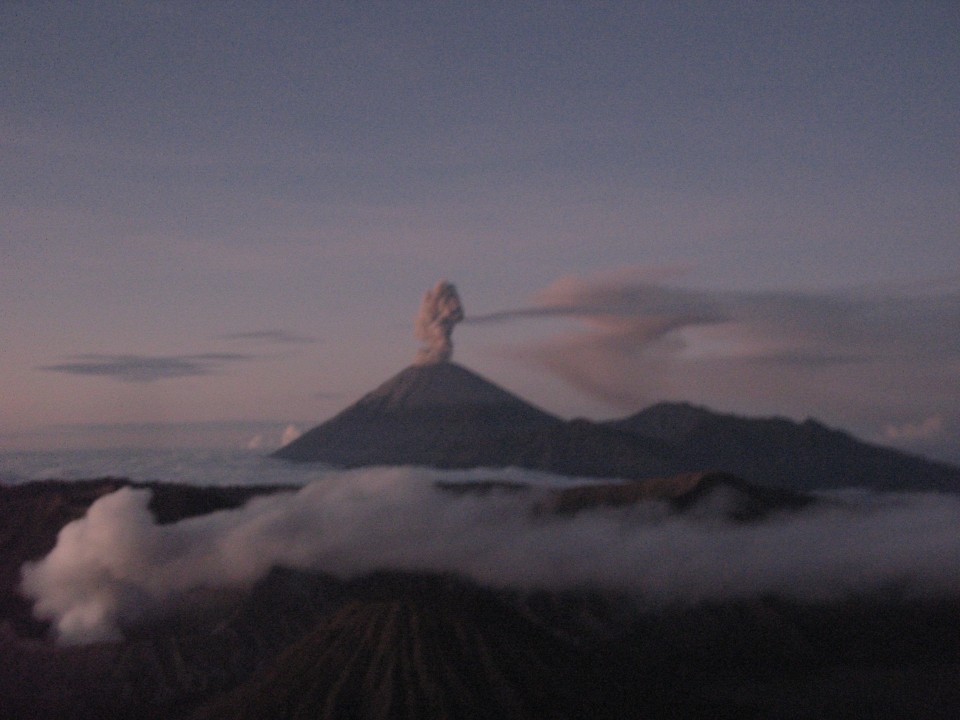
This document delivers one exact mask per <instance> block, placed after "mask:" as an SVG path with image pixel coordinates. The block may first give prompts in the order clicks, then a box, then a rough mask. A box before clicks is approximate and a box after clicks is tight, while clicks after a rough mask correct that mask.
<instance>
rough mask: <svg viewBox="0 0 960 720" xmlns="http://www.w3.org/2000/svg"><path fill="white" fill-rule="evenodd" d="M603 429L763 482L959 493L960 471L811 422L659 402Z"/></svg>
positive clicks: (804, 487)
mask: <svg viewBox="0 0 960 720" xmlns="http://www.w3.org/2000/svg"><path fill="white" fill-rule="evenodd" d="M604 425H605V427H608V428H611V429H615V430H619V431H624V432H629V433H633V434H634V435H636V436H638V437H643V438H647V439H651V440H658V441H660V442H663V443H666V444H667V445H669V446H671V447H672V448H674V450H675V451H676V452H682V453H683V454H685V455H686V456H687V457H688V458H689V459H690V460H691V461H692V462H693V463H694V464H697V465H699V466H700V467H703V468H710V469H711V470H716V471H722V472H728V473H732V474H734V475H738V476H740V477H742V478H744V479H746V480H750V481H752V482H759V483H763V484H765V485H776V486H781V487H789V488H793V489H798V490H810V489H817V488H838V487H854V486H856V487H869V488H873V489H876V490H908V489H909V490H938V491H943V492H960V468H957V467H953V466H950V465H947V464H945V463H938V462H933V461H930V460H926V459H924V458H921V457H918V456H915V455H911V454H909V453H905V452H900V451H897V450H893V449H891V448H886V447H881V446H878V445H872V444H870V443H866V442H863V441H861V440H858V439H856V438H854V437H853V436H851V435H849V434H848V433H845V432H843V431H840V430H834V429H831V428H828V427H826V426H825V425H822V424H821V423H819V422H817V421H815V420H811V419H808V420H805V421H803V422H801V423H797V422H793V421H791V420H787V419H784V418H758V419H752V418H744V417H739V416H737V415H727V414H721V413H716V412H713V411H711V410H708V409H707V408H703V407H696V406H693V405H689V404H686V403H660V404H658V405H654V406H652V407H650V408H647V409H646V410H643V411H641V412H639V413H637V414H636V415H632V416H630V417H628V418H624V419H622V420H615V421H610V422H607V423H604Z"/></svg>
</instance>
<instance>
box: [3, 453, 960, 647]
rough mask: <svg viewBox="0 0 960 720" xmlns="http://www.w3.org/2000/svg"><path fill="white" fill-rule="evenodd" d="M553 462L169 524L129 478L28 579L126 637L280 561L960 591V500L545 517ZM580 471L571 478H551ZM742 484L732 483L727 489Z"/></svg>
mask: <svg viewBox="0 0 960 720" xmlns="http://www.w3.org/2000/svg"><path fill="white" fill-rule="evenodd" d="M471 479H473V480H477V479H486V480H501V481H506V482H516V481H517V480H518V479H529V480H530V481H531V482H533V483H541V485H540V486H539V487H537V486H534V487H533V488H532V489H530V490H528V491H526V492H494V493H489V494H486V495H478V494H469V493H467V494H459V493H452V492H447V491H443V490H440V489H438V488H437V487H436V483H437V482H438V481H446V482H462V481H464V480H471ZM543 481H544V478H543V475H542V474H538V473H526V472H525V471H519V470H515V469H514V470H506V471H461V472H452V471H447V472H444V471H431V470H425V469H422V468H375V469H365V470H356V471H347V472H331V473H330V474H329V475H327V476H325V477H323V478H322V479H320V480H317V481H316V482H314V483H312V484H310V485H307V486H305V487H304V488H302V489H301V490H299V491H298V492H295V493H294V492H291V493H284V494H276V495H271V496H265V497H261V498H257V499H254V500H252V501H251V502H249V503H248V504H247V505H245V506H244V507H242V508H239V509H236V510H229V511H220V512H216V513H211V514H209V515H205V516H201V517H195V518H190V519H186V520H183V521H181V522H178V523H175V524H170V525H157V524H156V523H155V522H154V519H153V518H152V516H151V515H150V513H149V511H148V509H147V504H148V502H149V500H150V493H149V491H148V490H138V489H129V488H125V489H122V490H119V491H117V492H115V493H113V494H111V495H107V496H105V497H103V498H101V499H100V500H98V501H97V502H96V503H94V504H93V505H92V506H91V507H90V509H89V511H88V512H87V514H86V516H85V517H83V518H81V519H79V520H77V521H75V522H72V523H70V524H69V525H67V526H65V527H64V528H63V530H62V531H61V533H60V535H59V537H58V539H57V545H56V546H55V547H54V549H53V550H52V551H51V552H50V554H49V555H48V556H47V557H46V558H44V559H42V560H40V561H39V562H36V563H28V564H26V565H24V568H23V572H22V575H23V582H22V591H23V592H24V593H25V594H26V595H27V596H28V597H30V598H32V599H33V600H34V601H35V604H34V613H35V615H36V616H37V617H38V618H43V619H49V620H51V621H52V622H53V626H54V629H55V632H56V634H57V636H58V638H59V640H60V641H61V642H64V643H84V642H94V641H103V640H113V639H117V638H119V637H120V636H121V635H122V632H123V629H124V628H125V627H128V626H130V625H132V624H134V623H136V622H138V621H140V620H142V619H144V617H147V616H149V615H150V614H151V613H154V612H156V611H158V610H162V608H163V607H164V606H165V605H166V604H167V603H171V602H173V601H176V600H177V599H180V598H182V597H184V596H186V594H188V593H190V592H191V591H193V590H196V589H198V588H215V587H241V588H242V587H247V586H250V585H251V584H253V583H254V582H256V581H257V580H258V579H259V578H261V577H263V576H264V575H265V574H266V573H267V571H268V570H269V569H270V568H271V567H272V566H274V565H284V566H288V567H292V568H299V569H306V570H316V571H321V572H326V573H332V574H335V575H337V576H340V577H354V576H360V575H363V574H366V573H368V572H371V571H375V570H379V569H398V570H410V571H425V572H456V573H461V574H463V575H464V576H466V577H469V578H472V579H473V580H475V581H477V582H480V583H484V584H488V585H493V586H500V587H516V588H548V589H549V588H554V589H557V588H566V587H578V586H584V585H587V586H593V587H598V588H601V589H604V588H606V589H614V590H628V591H631V592H633V593H635V594H636V595H637V597H638V598H639V599H640V600H641V601H645V602H649V603H651V604H657V603H668V602H678V601H687V602H697V601H700V600H705V599H725V598H742V597H752V596H757V595H761V594H768V593H773V594H779V595H783V596H790V597H797V598H801V599H814V600H822V599H830V598H837V597H841V596H843V595H845V594H847V593H864V592H869V591H871V590H876V589H878V588H885V587H890V586H895V587H900V588H903V589H905V590H909V591H911V592H915V593H918V594H923V593H930V592H941V591H945V592H953V593H956V592H960V576H958V574H957V572H956V568H957V567H960V532H958V531H957V528H958V527H960V498H958V497H954V496H939V495H920V494H902V495H867V494H861V495H849V496H846V497H845V498H844V499H843V501H842V502H841V501H836V500H834V501H831V502H825V503H822V504H819V505H814V506H810V507H809V508H807V509H804V510H800V511H794V512H789V513H783V514H777V515H772V516H770V517H769V518H767V519H766V520H763V521H761V522H755V523H749V524H737V523H734V522H732V521H728V520H727V519H725V515H724V513H723V512H722V507H720V506H722V505H723V502H722V501H724V500H729V498H724V497H723V496H722V495H723V494H722V493H721V494H720V495H718V496H716V497H714V500H718V501H721V502H718V503H704V504H703V505H702V506H700V508H699V511H697V512H693V513H687V514H684V515H676V514H672V513H670V512H669V511H668V508H667V507H666V505H664V504H662V503H659V502H647V503H642V504H640V505H636V506H633V507H628V508H619V509H611V508H605V509H597V510H591V511H585V512H581V513H579V514H577V515H574V516H556V515H550V514H542V513H541V514H539V515H538V514H536V513H535V512H533V509H534V508H535V507H536V506H537V505H538V503H540V502H542V501H543V499H544V495H543V494H544V493H546V492H548V490H547V489H546V488H544V487H543V486H542V483H543ZM564 481H565V483H566V484H569V483H570V482H572V480H571V479H562V478H559V479H556V478H555V479H554V482H564ZM730 492H734V491H732V490H731V491H730Z"/></svg>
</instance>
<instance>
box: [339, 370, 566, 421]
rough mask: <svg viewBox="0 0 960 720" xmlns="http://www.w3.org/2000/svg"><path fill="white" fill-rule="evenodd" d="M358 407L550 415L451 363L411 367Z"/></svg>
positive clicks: (378, 388) (369, 395)
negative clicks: (471, 408)
mask: <svg viewBox="0 0 960 720" xmlns="http://www.w3.org/2000/svg"><path fill="white" fill-rule="evenodd" d="M356 404H357V405H358V406H364V407H367V408H369V409H376V410H378V411H380V412H387V413H395V412H401V411H405V410H419V409H424V408H438V407H450V406H457V405H460V406H463V405H473V406H488V407H512V408H516V409H521V408H524V409H528V410H529V411H531V412H534V413H540V414H543V415H545V416H546V415H547V413H546V412H545V411H543V410H540V409H538V408H535V407H534V406H533V405H530V404H529V403H527V402H526V401H524V400H521V399H520V398H519V397H517V396H516V395H514V394H513V393H511V392H509V391H508V390H504V389H503V388H502V387H500V386H499V385H496V384H494V383H492V382H490V381H489V380H487V379H485V378H483V377H481V376H480V375H478V374H477V373H475V372H473V371H471V370H468V369H467V368H465V367H463V366H462V365H458V364H456V363H453V362H449V361H442V362H433V363H427V364H416V365H411V366H409V367H407V368H405V369H404V370H401V371H400V372H399V373H397V374H396V375H394V376H393V377H392V378H390V379H389V380H387V381H386V382H385V383H383V384H382V385H380V386H379V387H377V388H376V389H374V390H372V391H371V392H369V393H367V394H366V395H364V396H363V397H362V398H360V400H359V401H358V402H357V403H356Z"/></svg>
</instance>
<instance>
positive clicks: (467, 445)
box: [273, 362, 561, 467]
mask: <svg viewBox="0 0 960 720" xmlns="http://www.w3.org/2000/svg"><path fill="white" fill-rule="evenodd" d="M560 423H561V420H560V419H559V418H555V417H554V416H552V415H550V414H548V413H546V412H544V411H542V410H540V409H538V408H535V407H534V406H532V405H530V404H528V403H526V402H524V401H523V400H521V399H520V398H518V397H516V396H515V395H512V394H511V393H509V392H507V391H506V390H504V389H503V388H500V387H498V386H496V385H494V384H493V383H491V382H488V381H487V380H484V379H483V378H481V377H480V376H479V375H476V374H475V373H472V372H470V371H469V370H467V369H466V368H463V367H461V366H459V365H455V364H453V363H447V362H443V363H434V364H430V365H412V366H410V367H408V368H406V369H405V370H403V371H401V372H400V373H398V374H397V375H395V376H394V377H393V378H391V379H390V380H388V381H387V382H385V383H384V384H383V385H381V386H380V387H378V388H377V389H376V390H374V391H372V392H370V393H368V394H367V395H364V396H363V397H362V398H360V400H358V401H357V402H356V403H354V404H353V405H351V406H350V407H348V408H347V409H345V410H343V411H342V412H341V413H339V414H338V415H336V416H335V417H333V418H332V419H330V420H329V421H327V422H325V423H323V424H322V425H319V426H317V427H315V428H313V429H312V430H309V431H308V432H306V433H304V434H303V435H301V436H300V437H299V438H297V439H296V440H294V441H293V442H292V443H290V444H289V445H286V446H284V447H282V448H280V449H279V450H278V451H277V452H275V453H274V455H273V456H274V457H277V458H281V459H284V460H295V461H308V462H309V461H321V462H326V463H330V464H332V465H338V466H341V467H358V466H363V465H417V464H419V465H433V466H437V467H471V466H474V465H483V464H493V465H500V464H503V463H497V462H495V459H496V457H497V455H498V454H503V453H509V448H511V447H513V446H515V444H516V443H515V441H514V436H515V435H516V434H517V433H519V432H531V431H536V430H541V429H545V428H550V427H553V426H556V425H559V424H560Z"/></svg>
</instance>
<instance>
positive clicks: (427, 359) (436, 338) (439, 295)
mask: <svg viewBox="0 0 960 720" xmlns="http://www.w3.org/2000/svg"><path fill="white" fill-rule="evenodd" d="M461 320H463V305H461V304H460V297H459V296H458V295H457V288H456V287H454V286H453V284H452V283H449V282H446V281H445V280H441V281H440V282H438V283H437V284H436V285H434V286H433V288H432V289H430V290H428V291H427V292H426V294H425V295H424V296H423V301H422V302H421V303H420V312H419V313H418V314H417V319H416V321H415V322H414V332H415V333H416V336H417V338H419V339H420V340H422V341H423V346H422V347H421V348H420V351H419V352H418V353H417V364H418V365H428V364H430V363H438V362H445V361H446V360H449V359H450V357H451V356H452V355H453V340H452V339H451V335H452V334H453V326H454V325H456V324H457V323H458V322H460V321H461Z"/></svg>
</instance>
